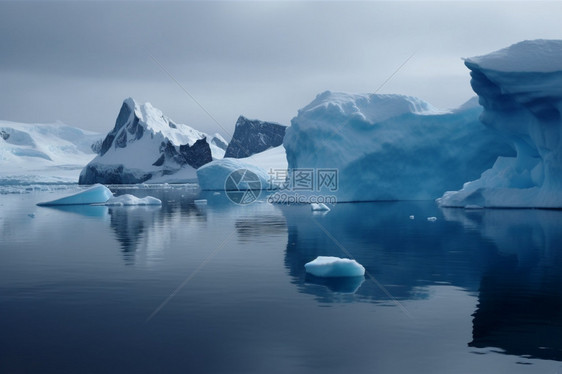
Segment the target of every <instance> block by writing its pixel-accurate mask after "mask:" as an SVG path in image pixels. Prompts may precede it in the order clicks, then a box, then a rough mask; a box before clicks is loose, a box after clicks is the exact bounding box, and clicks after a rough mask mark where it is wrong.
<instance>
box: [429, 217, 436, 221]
mask: <svg viewBox="0 0 562 374" xmlns="http://www.w3.org/2000/svg"><path fill="white" fill-rule="evenodd" d="M427 220H428V221H429V222H435V221H437V217H427Z"/></svg>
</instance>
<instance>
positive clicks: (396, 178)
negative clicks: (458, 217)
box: [283, 91, 515, 202]
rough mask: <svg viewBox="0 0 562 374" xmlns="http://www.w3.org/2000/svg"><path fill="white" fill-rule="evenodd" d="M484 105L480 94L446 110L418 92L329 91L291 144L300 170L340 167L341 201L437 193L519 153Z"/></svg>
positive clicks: (303, 113) (303, 115) (295, 124)
mask: <svg viewBox="0 0 562 374" xmlns="http://www.w3.org/2000/svg"><path fill="white" fill-rule="evenodd" d="M481 111H482V108H481V107H480V106H479V105H478V103H477V102H476V101H475V100H471V101H469V102H467V103H466V104H465V105H463V106H462V107H460V108H458V109H456V110H453V111H441V110H438V109H436V108H434V107H432V106H431V105H430V104H429V103H427V102H425V101H423V100H420V99H418V98H415V97H411V96H402V95H377V94H346V93H335V92H330V91H327V92H324V93H322V94H320V95H318V96H317V97H316V99H315V100H314V101H313V102H312V103H310V104H309V105H307V106H306V107H304V108H303V109H301V110H299V112H298V115H297V117H295V118H294V119H293V120H292V121H291V127H289V128H287V131H286V134H285V139H284V143H283V145H284V146H285V148H286V152H287V161H288V164H289V170H290V171H292V172H293V173H294V172H295V170H300V169H310V168H312V169H336V170H337V173H338V175H337V179H338V183H337V186H331V187H332V188H331V190H330V191H329V193H330V194H333V195H335V196H336V197H337V201H338V202H344V201H375V200H426V199H435V198H437V197H439V196H441V195H442V194H443V193H444V192H445V191H448V190H452V189H459V188H461V187H462V185H463V183H464V182H466V181H467V180H472V179H476V178H478V176H479V175H480V174H481V173H482V172H483V171H484V170H486V169H488V168H490V167H491V166H492V165H493V163H494V161H495V160H496V158H497V157H498V156H500V155H514V154H515V153H514V151H513V149H512V148H511V147H510V146H509V145H508V144H507V143H505V142H504V141H503V140H502V139H500V138H499V137H498V136H497V134H496V133H495V131H494V130H491V129H488V128H486V127H485V126H483V125H482V123H480V122H479V120H478V117H479V115H480V113H481ZM312 187H313V188H315V187H318V185H317V186H312ZM333 187H335V188H333ZM318 192H321V193H324V191H312V192H307V191H298V193H299V194H306V193H318Z"/></svg>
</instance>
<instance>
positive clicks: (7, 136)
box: [0, 130, 10, 140]
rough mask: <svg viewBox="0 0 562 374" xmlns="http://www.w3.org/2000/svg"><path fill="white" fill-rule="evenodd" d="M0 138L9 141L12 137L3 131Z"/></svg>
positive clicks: (0, 132)
mask: <svg viewBox="0 0 562 374" xmlns="http://www.w3.org/2000/svg"><path fill="white" fill-rule="evenodd" d="M0 136H2V139H4V140H8V138H9V137H10V134H8V133H7V132H6V131H4V130H1V131H0Z"/></svg>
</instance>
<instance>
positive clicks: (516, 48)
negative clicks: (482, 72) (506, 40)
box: [465, 39, 562, 73]
mask: <svg viewBox="0 0 562 374" xmlns="http://www.w3.org/2000/svg"><path fill="white" fill-rule="evenodd" d="M465 61H466V62H468V63H470V64H474V65H478V66H479V67H480V68H481V69H486V70H495V71H501V72H506V73H507V72H512V73H520V72H534V73H553V72H557V71H561V70H562V40H544V39H538V40H525V41H523V42H520V43H516V44H514V45H512V46H509V47H507V48H503V49H500V50H499V51H496V52H492V53H489V54H487V55H483V56H476V57H470V58H467V59H465Z"/></svg>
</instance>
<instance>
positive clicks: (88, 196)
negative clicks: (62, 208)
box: [37, 184, 113, 206]
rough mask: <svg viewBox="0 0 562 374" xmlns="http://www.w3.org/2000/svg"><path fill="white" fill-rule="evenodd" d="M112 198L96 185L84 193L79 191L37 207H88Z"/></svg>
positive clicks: (109, 192) (110, 194) (104, 189)
mask: <svg viewBox="0 0 562 374" xmlns="http://www.w3.org/2000/svg"><path fill="white" fill-rule="evenodd" d="M112 197H113V194H112V193H111V191H110V190H109V188H107V187H106V186H104V185H103V184H96V185H94V186H92V187H90V188H88V189H86V190H84V191H80V192H78V193H75V194H73V195H70V196H66V197H63V198H60V199H57V200H53V201H47V202H44V203H38V204H37V205H39V206H55V205H90V204H102V203H105V202H106V201H108V200H109V199H110V198H112Z"/></svg>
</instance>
